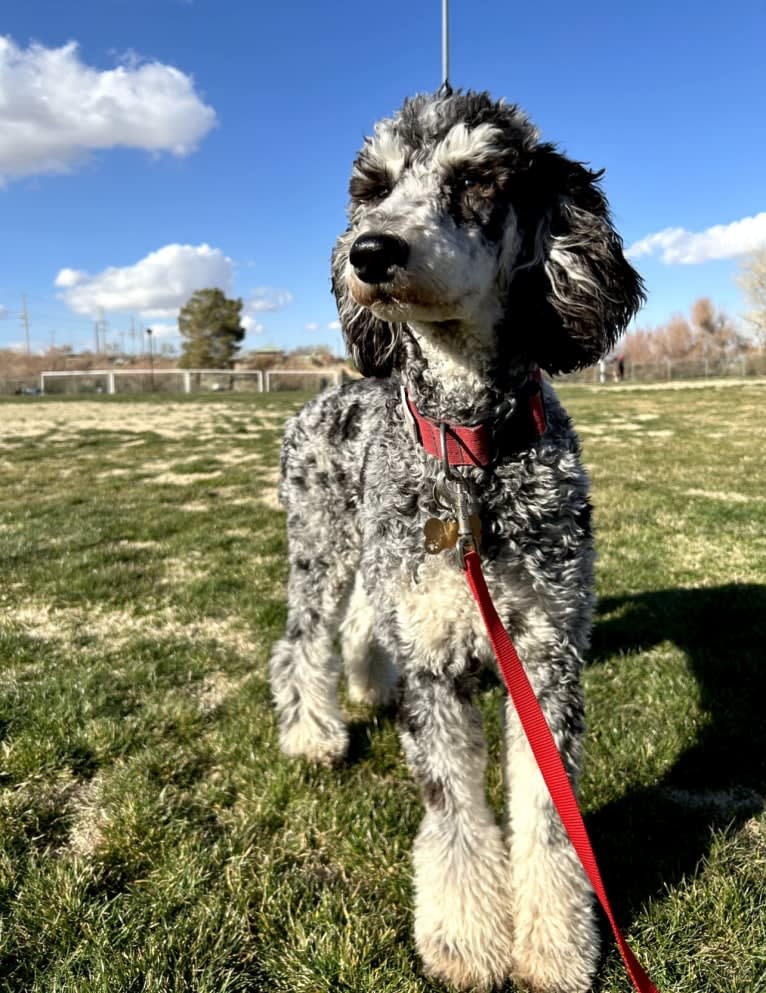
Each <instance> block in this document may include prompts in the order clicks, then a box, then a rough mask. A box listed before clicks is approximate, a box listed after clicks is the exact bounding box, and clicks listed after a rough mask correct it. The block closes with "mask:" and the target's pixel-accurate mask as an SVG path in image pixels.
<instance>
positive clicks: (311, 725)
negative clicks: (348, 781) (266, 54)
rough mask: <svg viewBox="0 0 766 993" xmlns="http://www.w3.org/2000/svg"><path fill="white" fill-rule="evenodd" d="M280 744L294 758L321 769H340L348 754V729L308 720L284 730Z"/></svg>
mask: <svg viewBox="0 0 766 993" xmlns="http://www.w3.org/2000/svg"><path fill="white" fill-rule="evenodd" d="M279 744H280V747H281V749H282V751H283V752H284V753H285V755H288V756H289V757H290V758H304V759H308V761H309V762H316V763H318V764H319V765H337V764H338V763H340V762H342V761H343V759H344V758H345V757H346V752H347V751H348V729H347V728H346V725H345V724H344V723H342V722H341V721H328V722H323V723H319V722H317V721H313V720H311V719H310V718H304V719H303V720H301V721H296V722H295V723H294V724H291V725H290V726H289V727H287V728H282V729H280V732H279Z"/></svg>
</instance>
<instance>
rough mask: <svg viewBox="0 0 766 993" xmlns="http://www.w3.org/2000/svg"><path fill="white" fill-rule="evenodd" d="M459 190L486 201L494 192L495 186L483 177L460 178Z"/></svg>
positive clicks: (467, 176)
mask: <svg viewBox="0 0 766 993" xmlns="http://www.w3.org/2000/svg"><path fill="white" fill-rule="evenodd" d="M458 185H459V188H460V189H461V190H462V191H463V192H464V193H466V194H470V195H471V196H472V197H482V198H484V199H488V198H489V197H491V196H492V195H493V194H494V192H495V184H494V183H493V182H492V181H491V180H489V179H487V178H486V177H485V176H471V175H466V176H461V177H460V180H459V183H458Z"/></svg>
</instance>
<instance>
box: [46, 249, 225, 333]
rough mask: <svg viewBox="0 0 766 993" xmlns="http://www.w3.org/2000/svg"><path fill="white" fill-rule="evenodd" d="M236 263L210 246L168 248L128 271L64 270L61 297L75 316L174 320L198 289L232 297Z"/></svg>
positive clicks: (60, 280)
mask: <svg viewBox="0 0 766 993" xmlns="http://www.w3.org/2000/svg"><path fill="white" fill-rule="evenodd" d="M233 274H234V263H233V262H232V260H231V259H230V258H227V256H225V255H224V254H223V252H221V251H220V249H218V248H211V247H210V246H209V245H165V246H164V247H163V248H160V249H158V250H157V251H156V252H151V253H150V254H149V255H147V256H146V257H145V258H143V259H141V260H140V261H138V262H136V263H134V264H133V265H129V266H122V267H115V266H112V267H110V268H108V269H104V271H103V272H100V273H97V274H96V275H95V276H91V275H89V274H88V273H85V272H80V271H79V270H77V269H68V268H67V269H62V270H61V271H60V272H59V274H58V276H56V286H58V287H59V288H60V289H62V290H63V292H62V294H61V297H62V299H63V300H64V301H65V303H66V304H67V306H68V307H69V308H70V309H71V310H73V311H74V312H75V313H76V314H83V315H88V316H95V315H96V314H98V311H99V308H102V307H103V309H104V310H106V311H132V312H134V313H138V314H140V315H141V316H142V317H145V318H175V317H176V316H177V314H178V310H179V308H181V307H182V306H183V305H184V304H185V303H186V301H187V300H188V299H189V297H190V296H191V295H192V293H193V292H194V291H195V290H201V289H204V288H205V287H208V286H217V287H219V288H220V289H222V290H223V291H224V293H227V294H228V293H230V292H231V286H232V281H233Z"/></svg>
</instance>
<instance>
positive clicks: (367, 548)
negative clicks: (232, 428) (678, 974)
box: [270, 88, 643, 993]
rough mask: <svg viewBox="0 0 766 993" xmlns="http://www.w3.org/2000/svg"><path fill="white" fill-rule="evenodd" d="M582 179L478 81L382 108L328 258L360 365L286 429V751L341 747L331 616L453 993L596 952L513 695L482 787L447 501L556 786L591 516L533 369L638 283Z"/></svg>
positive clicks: (590, 349)
mask: <svg viewBox="0 0 766 993" xmlns="http://www.w3.org/2000/svg"><path fill="white" fill-rule="evenodd" d="M600 178H601V173H596V172H592V171H590V170H589V169H587V168H585V167H584V166H583V165H582V164H580V163H578V162H573V161H571V160H570V159H567V158H565V157H564V156H563V155H562V154H560V153H559V152H558V151H557V150H556V148H555V147H554V146H552V145H550V144H547V143H543V142H541V141H540V140H539V136H538V133H537V131H536V129H535V128H534V127H533V125H532V124H531V123H530V122H529V121H528V120H527V118H526V117H525V116H524V114H523V113H522V112H521V111H520V110H519V109H518V108H517V107H516V106H513V105H511V104H507V103H505V102H503V101H500V102H495V101H494V100H492V99H491V98H490V97H489V96H488V95H487V94H486V93H475V92H462V91H461V92H452V91H451V90H450V89H449V88H443V89H442V90H440V91H439V92H438V93H437V94H436V95H434V96H424V95H421V96H417V97H415V98H414V99H410V100H407V101H406V102H405V104H404V106H403V107H402V108H401V110H400V111H399V112H398V113H397V114H396V116H395V117H393V118H391V119H386V120H383V121H381V122H380V123H378V124H377V125H376V127H375V133H374V135H373V136H372V137H370V138H368V139H367V140H366V141H365V143H364V145H363V147H362V149H361V151H360V152H359V155H358V156H357V159H356V161H355V163H354V168H353V173H352V177H351V184H350V197H351V201H350V207H349V218H350V223H349V226H348V229H347V230H346V231H345V233H344V234H342V235H341V236H340V238H339V239H338V242H337V244H336V246H335V249H334V252H333V259H332V274H333V289H334V293H335V295H336V298H337V302H338V310H339V313H340V318H341V322H342V326H343V331H344V334H345V336H346V340H347V342H348V346H349V349H350V351H351V354H352V356H353V358H354V361H355V362H356V364H357V366H358V367H359V369H360V371H361V372H362V373H363V374H364V376H365V377H368V378H365V379H363V380H361V381H359V382H354V383H350V384H347V385H345V386H342V387H340V388H337V389H332V390H329V391H327V392H325V393H323V394H321V395H320V396H318V397H317V398H316V399H314V400H312V401H311V402H310V403H309V404H308V405H307V406H306V407H305V408H304V409H303V410H302V411H301V412H300V413H299V414H298V415H297V416H296V417H294V418H293V419H292V420H291V421H290V422H289V424H288V426H287V429H286V433H285V438H284V444H283V450H282V472H281V480H280V486H279V494H280V499H281V501H282V503H283V505H284V507H285V508H286V510H287V522H288V533H289V548H290V579H289V596H288V619H287V629H286V632H285V635H284V637H283V638H282V639H281V640H280V641H279V642H278V643H277V645H276V646H275V648H274V651H273V655H272V658H271V662H270V669H271V681H272V690H273V695H274V700H275V703H276V710H277V714H278V720H279V735H280V743H281V747H282V749H283V751H284V752H285V753H286V754H287V755H290V756H302V757H305V758H308V759H311V760H313V761H315V762H322V763H336V762H338V761H339V760H341V759H343V757H344V755H345V752H346V749H347V745H348V734H347V728H346V722H345V720H344V717H343V714H342V712H341V709H340V707H339V705H338V697H337V685H338V678H339V673H340V665H339V662H338V661H337V660H336V657H335V654H334V651H333V647H334V639H335V638H336V635H337V634H338V632H340V644H341V648H342V657H343V662H344V667H345V671H346V676H347V680H348V693H349V697H350V699H351V700H352V701H361V702H364V703H367V704H382V703H386V702H388V701H390V700H392V699H393V698H394V697H398V700H399V724H400V730H401V740H402V746H403V749H404V754H405V756H406V759H407V763H408V765H409V767H410V769H411V771H412V774H413V776H414V777H415V780H416V781H417V783H418V784H419V786H420V787H421V789H422V797H423V803H424V807H425V815H424V817H423V821H422V824H421V826H420V830H419V832H418V835H417V838H416V840H415V844H414V851H413V863H414V874H415V938H416V943H417V947H418V950H419V952H420V955H421V957H422V960H423V964H424V967H425V970H426V972H427V973H428V974H429V975H431V976H434V977H437V978H439V979H442V980H444V981H446V982H448V983H450V984H452V985H453V986H455V987H458V988H459V989H473V988H479V989H487V988H491V987H495V986H501V985H502V984H503V982H504V981H505V980H506V979H507V978H509V977H510V978H512V979H513V980H514V981H515V982H516V983H517V984H518V985H519V986H521V987H523V988H530V989H533V990H537V991H545V993H581V991H584V990H587V989H589V988H590V985H591V982H592V978H593V974H594V970H595V966H596V962H597V957H598V947H599V942H598V928H597V923H596V919H595V916H594V909H593V900H592V893H591V890H590V887H589V884H588V883H587V881H586V879H585V875H584V873H583V871H582V869H581V867H580V864H579V862H578V860H577V857H576V856H575V854H574V852H573V850H572V848H571V845H570V843H569V841H568V839H567V837H566V835H565V833H564V830H563V828H562V825H561V823H560V821H559V818H558V815H557V814H556V812H555V810H554V809H553V807H552V804H551V801H550V799H549V796H548V793H547V791H546V788H545V786H544V784H543V781H542V778H541V776H540V774H539V772H538V769H537V767H536V765H535V761H534V758H533V757H532V753H531V750H530V748H529V746H528V744H527V742H526V740H525V738H524V735H523V733H522V732H521V729H520V725H519V722H518V718H517V716H516V714H515V712H514V709H513V707H512V705H511V704H510V703H508V702H506V703H505V713H504V728H505V731H504V738H505V747H504V759H503V761H504V771H505V780H506V784H507V814H506V818H505V823H504V826H503V827H502V828H501V827H500V826H499V825H498V824H497V823H496V820H495V817H494V816H493V813H492V811H491V809H490V807H489V806H488V803H487V800H486V797H485V793H484V773H485V766H486V746H485V742H484V737H483V733H482V722H481V717H480V713H479V710H478V709H477V707H476V703H475V700H474V695H475V692H476V688H477V683H478V679H477V676H478V673H479V671H480V670H481V669H482V668H483V667H489V668H490V669H492V670H494V669H495V667H496V664H495V660H494V657H493V655H492V652H491V650H490V647H489V643H488V640H487V637H486V635H485V631H484V628H483V626H482V622H481V618H480V615H479V612H478V609H477V608H476V605H475V603H474V602H473V600H472V598H471V594H470V592H469V588H468V584H467V582H466V576H465V573H464V571H463V568H462V565H461V555H460V550H461V547H462V545H461V543H460V542H458V541H457V538H456V536H457V533H458V531H459V528H458V526H457V524H453V518H454V517H456V516H457V517H458V518H460V519H461V520H462V519H464V518H466V517H467V515H470V516H471V518H472V522H471V526H472V529H473V532H474V533H475V540H476V543H477V545H478V547H479V549H480V554H481V560H482V563H483V568H484V572H485V576H486V579H487V583H488V586H489V589H490V591H491V594H492V596H493V599H494V602H495V605H496V607H497V610H498V613H499V614H500V616H501V618H502V620H503V622H504V624H505V625H506V627H507V629H508V631H509V632H510V634H511V636H512V637H513V638H514V641H515V643H516V646H517V648H518V651H519V655H520V656H521V658H522V660H523V662H524V665H525V668H526V670H527V672H528V674H529V677H530V679H531V681H532V684H533V686H534V688H535V691H536V693H537V696H538V699H539V701H540V705H541V706H542V708H543V711H544V713H545V715H546V717H547V720H548V722H549V724H550V726H551V729H552V731H553V734H554V737H555V740H556V743H557V745H558V747H559V749H560V751H561V754H562V757H563V759H564V762H565V765H566V767H567V769H568V771H569V774H570V776H571V778H572V780H573V781H576V780H577V777H578V773H579V769H580V764H581V754H582V737H583V731H584V722H583V701H582V693H581V688H580V682H579V675H580V670H581V668H582V665H583V655H584V653H585V651H586V649H587V647H588V641H589V634H590V625H591V611H592V606H593V592H592V590H593V559H594V552H593V540H592V533H591V510H590V504H589V500H588V480H587V477H586V473H585V471H584V469H583V466H582V463H581V461H580V451H579V447H578V442H577V438H576V436H575V433H574V431H573V429H572V425H571V422H570V420H569V418H568V416H567V414H566V413H565V411H564V410H563V408H562V407H561V405H560V403H559V402H558V400H557V398H556V395H555V393H554V392H553V390H552V389H551V387H550V385H549V384H548V382H547V381H544V380H542V377H541V374H540V371H541V370H545V371H547V372H548V373H551V374H555V373H562V372H567V371H569V370H573V369H575V368H578V367H582V366H587V365H590V364H592V363H594V362H595V361H597V360H598V359H599V358H600V357H601V356H602V355H604V353H605V352H607V351H608V350H609V348H610V347H611V346H612V345H613V344H614V342H615V339H616V338H617V337H618V336H619V335H620V333H621V332H622V331H623V330H624V329H625V327H626V325H627V323H628V322H629V320H630V319H631V317H632V315H633V314H634V313H635V311H636V310H637V308H638V306H639V305H640V303H641V301H642V299H643V288H642V283H641V279H640V277H639V276H638V275H637V274H636V272H635V271H634V270H633V269H632V268H631V266H630V265H629V264H628V262H627V261H626V260H625V258H624V256H623V252H622V241H621V239H620V237H619V235H618V234H617V233H616V232H615V230H614V228H613V226H612V222H611V219H610V215H609V208H608V205H607V201H606V199H605V197H604V194H603V193H602V191H601V189H600V187H599V180H600ZM543 406H544V420H543V421H542V423H541V418H540V417H539V414H540V411H541V410H542V408H543ZM468 429H474V433H476V432H479V433H481V439H482V441H481V445H479V448H483V449H484V453H483V454H482V455H479V454H477V452H476V450H475V446H473V445H472V443H471V442H470V440H467V441H466V440H465V438H466V437H467V436H468V435H469V434H470V431H469V430H468ZM429 438H430V442H429ZM448 441H449V445H448V444H447V442H448ZM448 448H449V453H448V451H447V449H448ZM455 451H457V452H458V454H457V456H455V454H454V453H455ZM461 453H462V456H463V457H462V459H461V457H460V456H461ZM424 528H425V532H426V535H425V537H424ZM429 528H430V529H431V530H430V532H429ZM434 529H435V531H434ZM461 533H462V532H461ZM429 534H430V537H429ZM461 541H462V539H461Z"/></svg>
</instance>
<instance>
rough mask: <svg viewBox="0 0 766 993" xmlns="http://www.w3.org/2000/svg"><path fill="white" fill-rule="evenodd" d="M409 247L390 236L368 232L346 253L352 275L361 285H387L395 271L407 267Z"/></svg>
mask: <svg viewBox="0 0 766 993" xmlns="http://www.w3.org/2000/svg"><path fill="white" fill-rule="evenodd" d="M409 255H410V246H409V245H408V244H407V242H406V241H405V240H404V239H403V238H397V237H396V235H392V234H379V233H376V232H370V233H369V234H363V235H360V236H359V237H358V238H357V239H356V241H355V242H354V244H353V245H352V246H351V251H350V252H349V253H348V258H349V262H350V263H351V265H352V266H353V267H354V273H355V274H356V276H357V278H358V279H360V280H361V281H362V282H363V283H371V284H377V283H388V282H390V281H391V280H392V279H393V277H394V273H395V270H396V269H403V268H404V267H405V266H406V265H407V259H408V258H409Z"/></svg>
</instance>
